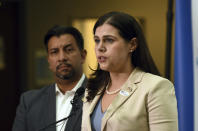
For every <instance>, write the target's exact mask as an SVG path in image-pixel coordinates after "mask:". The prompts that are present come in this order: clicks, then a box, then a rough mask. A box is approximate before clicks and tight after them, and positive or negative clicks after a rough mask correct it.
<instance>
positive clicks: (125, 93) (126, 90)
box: [94, 68, 143, 130]
mask: <svg viewBox="0 0 198 131" xmlns="http://www.w3.org/2000/svg"><path fill="white" fill-rule="evenodd" d="M142 76H143V72H141V71H140V70H139V69H138V68H136V69H135V70H134V71H133V72H132V73H131V75H130V76H129V78H128V80H127V81H126V82H125V83H124V85H123V86H122V87H121V91H120V92H119V94H118V95H117V96H116V97H115V99H114V100H113V102H112V103H111V104H110V105H109V107H108V109H107V111H106V113H105V115H104V117H103V119H102V127H101V129H102V130H104V128H105V125H106V123H107V120H108V119H109V118H110V117H111V116H112V115H113V113H115V112H116V110H117V109H118V108H119V107H120V106H121V105H122V104H123V103H124V102H125V101H126V100H127V99H128V98H129V97H130V96H131V95H132V94H133V93H134V92H135V90H136V89H137V86H136V83H138V82H140V81H141V79H142ZM94 104H95V103H94Z"/></svg>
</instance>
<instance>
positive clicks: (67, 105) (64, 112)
mask: <svg viewBox="0 0 198 131" xmlns="http://www.w3.org/2000/svg"><path fill="white" fill-rule="evenodd" d="M84 79H85V75H84V74H83V75H82V76H81V78H80V80H79V81H78V83H77V84H76V86H75V87H74V88H73V89H72V90H70V91H67V92H66V93H65V94H63V93H62V92H61V91H60V89H59V88H58V85H57V84H55V87H56V121H58V120H60V119H63V118H65V117H67V116H69V114H70V111H71V109H72V105H71V102H70V101H71V100H72V99H73V97H74V94H75V92H76V90H77V89H78V88H79V87H80V86H81V85H82V83H83V81H84ZM66 123H67V120H65V121H62V122H60V123H57V124H56V131H64V130H65V125H66Z"/></svg>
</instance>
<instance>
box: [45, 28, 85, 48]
mask: <svg viewBox="0 0 198 131" xmlns="http://www.w3.org/2000/svg"><path fill="white" fill-rule="evenodd" d="M64 34H70V35H72V36H73V37H74V38H75V40H76V42H77V46H78V48H79V49H80V50H83V49H84V40H83V37H82V34H81V33H80V31H79V30H78V29H76V28H74V27H72V26H67V27H66V26H60V25H56V26H54V27H52V28H51V29H49V31H48V32H47V33H46V35H45V37H44V44H45V48H46V50H47V51H48V42H49V39H50V38H51V37H53V36H57V37H59V36H61V35H64Z"/></svg>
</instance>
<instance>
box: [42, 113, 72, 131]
mask: <svg viewBox="0 0 198 131" xmlns="http://www.w3.org/2000/svg"><path fill="white" fill-rule="evenodd" d="M74 114H75V113H71V114H70V115H69V116H67V117H65V118H63V119H60V120H58V121H56V122H53V123H51V124H49V125H47V126H45V127H43V128H41V129H39V130H38V131H44V130H45V129H47V128H50V127H51V126H54V125H56V124H57V123H60V122H62V121H64V120H67V119H68V118H69V117H71V116H72V115H74Z"/></svg>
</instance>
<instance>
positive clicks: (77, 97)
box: [38, 88, 85, 131]
mask: <svg viewBox="0 0 198 131" xmlns="http://www.w3.org/2000/svg"><path fill="white" fill-rule="evenodd" d="M84 91H85V89H84V88H79V89H78V90H77V91H76V93H75V95H74V98H73V99H72V100H71V101H70V102H71V104H72V111H71V113H70V115H69V116H67V117H65V118H63V119H60V120H58V121H56V122H53V123H51V124H49V125H47V126H45V127H43V128H41V129H39V130H38V131H43V130H45V129H47V128H50V127H51V126H54V125H56V124H57V123H59V122H61V121H64V120H67V119H68V118H70V117H71V116H73V115H75V113H76V111H77V110H78V109H79V107H78V106H79V105H78V104H77V101H78V100H79V97H80V96H81V95H82V94H83V93H84Z"/></svg>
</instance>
